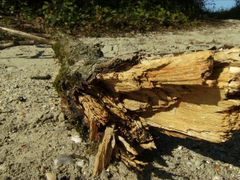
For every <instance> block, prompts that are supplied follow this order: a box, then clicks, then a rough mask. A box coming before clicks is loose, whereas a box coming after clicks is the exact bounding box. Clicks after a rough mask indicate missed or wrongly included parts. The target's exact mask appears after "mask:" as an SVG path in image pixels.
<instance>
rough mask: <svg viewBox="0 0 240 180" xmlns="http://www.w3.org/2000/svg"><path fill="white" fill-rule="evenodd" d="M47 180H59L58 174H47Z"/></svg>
mask: <svg viewBox="0 0 240 180" xmlns="http://www.w3.org/2000/svg"><path fill="white" fill-rule="evenodd" d="M46 178H47V180H57V176H56V174H54V173H52V172H48V173H46Z"/></svg>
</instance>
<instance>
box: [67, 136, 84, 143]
mask: <svg viewBox="0 0 240 180" xmlns="http://www.w3.org/2000/svg"><path fill="white" fill-rule="evenodd" d="M70 139H71V140H72V141H73V142H75V143H81V142H82V139H81V138H80V137H79V136H78V135H76V136H72V137H71V138H70Z"/></svg>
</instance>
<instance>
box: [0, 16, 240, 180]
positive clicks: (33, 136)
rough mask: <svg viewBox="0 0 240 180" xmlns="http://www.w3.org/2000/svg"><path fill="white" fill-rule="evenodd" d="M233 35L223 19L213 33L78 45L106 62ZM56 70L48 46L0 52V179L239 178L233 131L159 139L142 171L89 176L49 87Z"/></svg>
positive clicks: (238, 28)
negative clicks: (225, 136) (220, 137)
mask: <svg viewBox="0 0 240 180" xmlns="http://www.w3.org/2000/svg"><path fill="white" fill-rule="evenodd" d="M239 33H240V21H234V20H231V21H227V22H224V23H223V25H222V26H219V27H216V28H214V27H201V28H199V29H195V30H192V31H175V32H165V33H161V32H158V33H150V34H145V35H135V36H132V37H121V38H120V37H119V38H82V40H83V41H84V42H85V43H93V42H94V43H101V44H103V45H104V48H103V51H104V54H105V56H107V57H112V56H116V55H119V54H126V53H132V52H135V51H139V50H144V51H146V52H147V53H153V54H157V53H170V52H171V53H174V52H182V51H190V50H199V49H209V48H211V47H213V46H216V47H220V46H223V45H233V46H240V45H239V42H240V36H239ZM36 55H38V56H37V57H38V58H35V57H36ZM58 69H59V65H58V64H57V60H56V59H54V53H53V51H52V49H51V48H49V47H44V46H18V47H12V48H8V49H5V50H2V51H0V80H1V83H0V179H46V178H47V177H48V178H50V177H55V176H56V177H57V178H58V179H84V180H85V179H113V180H115V179H144V180H145V179H153V180H154V179H177V180H180V179H182V180H188V179H191V180H192V179H193V180H194V179H204V180H239V179H240V158H239V157H240V148H239V147H240V135H239V134H236V135H235V136H234V137H233V139H232V140H231V141H230V142H227V143H224V144H212V143H208V142H202V141H196V140H190V139H177V138H173V137H168V136H166V135H161V134H159V135H157V137H156V142H157V146H158V150H156V151H154V152H145V153H144V155H143V158H144V159H145V160H146V161H148V162H150V166H149V167H147V168H146V169H145V170H144V171H143V172H141V173H139V172H134V171H133V170H130V169H128V168H127V167H126V166H125V165H124V164H123V163H121V162H113V163H112V164H111V165H110V166H109V167H108V169H107V170H106V171H104V172H103V173H102V174H101V175H100V176H99V177H97V178H94V177H92V176H91V170H92V165H93V163H94V156H93V155H91V154H89V151H90V150H91V145H89V144H88V143H86V142H84V140H83V139H81V138H80V137H79V135H78V132H77V131H76V130H75V129H74V127H72V126H71V125H69V123H68V122H67V120H66V119H65V118H64V115H63V114H62V113H61V111H60V99H59V97H58V95H57V93H56V91H55V89H54V88H53V86H52V83H53V81H54V78H55V77H56V75H57V73H58ZM33 77H34V78H33ZM39 77H40V78H39ZM46 77H47V78H46Z"/></svg>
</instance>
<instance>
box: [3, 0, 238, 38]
mask: <svg viewBox="0 0 240 180" xmlns="http://www.w3.org/2000/svg"><path fill="white" fill-rule="evenodd" d="M206 1H207V2H211V0H188V1H186V0H135V1H134V0H91V1H85V0H39V1H30V0H0V16H4V17H6V16H15V17H17V18H19V19H22V20H24V21H29V22H31V21H34V20H35V19H37V18H40V19H41V20H42V21H41V23H42V25H43V27H54V28H56V27H58V28H64V29H69V30H71V31H72V32H74V31H75V32H85V34H89V33H96V34H95V35H97V33H98V34H99V33H104V32H113V31H114V32H116V31H121V32H126V31H140V32H144V31H149V30H158V28H162V27H184V26H188V25H191V24H192V22H194V21H195V20H198V19H201V18H202V17H203V15H206V14H207V15H209V16H210V17H215V16H217V17H220V18H221V17H227V16H228V15H229V13H228V12H222V13H218V14H217V13H205V12H204V3H205V2H206ZM236 2H237V4H238V5H239V4H240V3H239V0H236ZM239 14H240V13H239V6H238V7H235V8H233V9H232V10H231V16H230V17H233V18H239V16H240V15H239ZM38 23H39V22H38ZM33 24H34V23H33ZM93 35H94V34H93Z"/></svg>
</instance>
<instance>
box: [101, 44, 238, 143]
mask: <svg viewBox="0 0 240 180" xmlns="http://www.w3.org/2000/svg"><path fill="white" fill-rule="evenodd" d="M239 54H240V49H238V48H235V49H230V50H224V51H220V52H213V51H200V52H194V53H190V54H182V55H178V56H173V57H163V58H156V59H152V60H149V59H148V58H146V59H143V60H142V61H141V62H140V63H139V64H137V65H135V66H133V67H131V68H130V69H129V70H127V71H122V72H110V73H105V74H99V75H98V77H97V78H98V79H99V80H100V81H101V82H102V83H104V84H105V86H106V87H108V88H109V89H110V90H111V91H112V92H114V93H118V94H119V96H121V98H122V100H121V104H122V106H123V107H124V108H125V109H127V110H129V111H131V112H135V113H136V114H137V115H138V116H139V117H141V118H143V119H145V120H146V121H147V123H148V124H149V125H150V126H154V127H157V128H159V130H160V131H162V132H164V133H167V134H168V135H173V136H182V134H184V135H187V136H190V137H194V138H199V139H204V140H207V141H211V142H216V143H219V142H224V141H226V140H228V139H229V138H230V137H231V135H232V133H233V132H234V131H237V130H240V119H239V118H240V117H239V109H240V100H239V99H240V93H239V92H240V91H239V90H240V56H239Z"/></svg>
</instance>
